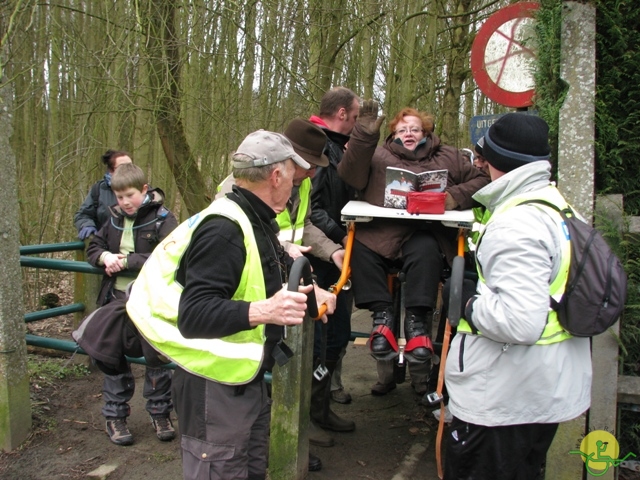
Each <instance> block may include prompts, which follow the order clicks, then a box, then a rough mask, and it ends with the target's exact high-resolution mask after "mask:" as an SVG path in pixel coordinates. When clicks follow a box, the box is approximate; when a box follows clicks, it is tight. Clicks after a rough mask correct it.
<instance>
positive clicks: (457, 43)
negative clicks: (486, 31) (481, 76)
mask: <svg viewBox="0 0 640 480" xmlns="http://www.w3.org/2000/svg"><path fill="white" fill-rule="evenodd" d="M471 3H472V0H458V1H456V2H453V3H452V5H451V7H452V8H451V12H452V14H453V16H452V18H451V19H450V22H449V25H450V27H449V35H450V38H451V48H450V50H449V52H448V55H447V57H448V61H447V66H448V68H447V77H446V85H445V89H444V101H443V105H442V131H441V134H440V137H441V139H442V142H443V143H446V144H449V145H455V146H462V145H461V144H460V142H461V140H462V138H461V135H460V106H461V100H460V99H461V97H462V85H463V84H464V82H465V80H466V79H467V77H468V76H469V75H470V70H469V48H470V45H471V42H470V36H469V21H470V15H469V13H468V12H469V7H470V5H471Z"/></svg>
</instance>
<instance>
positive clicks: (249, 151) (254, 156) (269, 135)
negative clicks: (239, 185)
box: [233, 130, 311, 170]
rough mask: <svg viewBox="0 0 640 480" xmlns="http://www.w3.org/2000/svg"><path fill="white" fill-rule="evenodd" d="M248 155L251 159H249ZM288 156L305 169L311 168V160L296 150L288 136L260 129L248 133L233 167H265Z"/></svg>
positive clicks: (234, 157)
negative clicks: (307, 159) (308, 160)
mask: <svg viewBox="0 0 640 480" xmlns="http://www.w3.org/2000/svg"><path fill="white" fill-rule="evenodd" d="M238 154H242V156H238ZM247 157H248V158H250V159H251V160H249V161H247ZM288 158H290V159H291V160H293V161H294V162H296V164H298V165H299V166H300V167H302V168H304V169H305V170H309V169H310V168H311V165H309V162H307V161H306V160H305V159H304V158H302V157H301V156H300V155H298V154H297V153H296V152H295V150H294V149H293V146H292V145H291V142H290V141H289V140H288V139H287V137H285V136H284V135H282V134H281V133H276V132H269V131H267V130H258V131H256V132H253V133H250V134H249V135H247V136H246V137H245V139H244V140H243V141H242V143H241V144H240V146H239V147H238V149H237V150H236V153H235V154H234V155H233V168H251V167H264V166H265V165H271V164H272V163H278V162H283V161H285V160H286V159H288Z"/></svg>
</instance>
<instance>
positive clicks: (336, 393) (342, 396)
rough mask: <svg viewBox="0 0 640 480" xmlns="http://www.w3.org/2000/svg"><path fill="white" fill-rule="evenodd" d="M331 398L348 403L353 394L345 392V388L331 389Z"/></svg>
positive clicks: (344, 403)
mask: <svg viewBox="0 0 640 480" xmlns="http://www.w3.org/2000/svg"><path fill="white" fill-rule="evenodd" d="M331 400H333V401H334V402H338V403H342V404H343V405H347V404H349V403H351V394H350V393H349V392H345V391H344V388H339V389H337V390H331Z"/></svg>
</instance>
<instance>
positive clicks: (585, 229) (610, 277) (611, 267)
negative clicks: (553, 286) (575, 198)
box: [520, 199, 627, 337]
mask: <svg viewBox="0 0 640 480" xmlns="http://www.w3.org/2000/svg"><path fill="white" fill-rule="evenodd" d="M527 203H537V204H540V205H544V206H546V207H549V208H552V209H554V210H555V211H556V212H558V213H559V214H560V215H561V216H562V219H563V220H564V223H565V225H566V227H567V230H568V232H569V237H570V241H571V264H570V266H569V277H568V279H567V285H566V288H565V292H564V295H563V296H562V299H561V300H560V302H557V301H556V300H554V299H553V298H551V308H552V309H554V310H555V311H556V312H558V320H559V322H560V325H561V326H562V328H564V329H565V330H566V331H567V332H569V333H570V334H572V335H574V336H576V337H591V336H593V335H598V334H600V333H603V332H604V331H606V330H607V328H609V327H610V326H611V325H613V324H614V323H615V322H616V321H617V320H618V318H619V317H620V314H621V313H622V310H623V309H624V304H625V302H626V300H627V274H626V272H625V271H624V268H623V267H622V264H621V263H620V260H619V259H618V257H617V256H616V255H615V254H614V253H613V252H612V251H611V248H610V247H609V245H608V244H607V242H606V241H605V240H604V238H603V237H602V235H600V232H598V231H597V230H596V229H595V228H593V227H592V226H591V225H589V224H587V223H585V222H583V221H582V220H580V219H579V218H578V217H577V216H576V215H575V214H574V213H573V210H572V209H571V207H569V206H568V207H567V208H564V209H560V208H559V207H557V206H556V205H553V204H552V203H550V202H547V201H544V200H535V199H534V200H527V201H525V202H522V203H520V205H523V204H527Z"/></svg>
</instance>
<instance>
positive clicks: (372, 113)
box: [358, 100, 385, 135]
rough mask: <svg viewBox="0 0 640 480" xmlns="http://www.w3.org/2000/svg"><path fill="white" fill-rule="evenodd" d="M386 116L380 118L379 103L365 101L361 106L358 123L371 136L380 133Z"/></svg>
mask: <svg viewBox="0 0 640 480" xmlns="http://www.w3.org/2000/svg"><path fill="white" fill-rule="evenodd" d="M384 119H385V116H384V115H380V116H379V117H378V102H376V101H374V100H365V101H364V102H362V105H361V106H360V113H359V114H358V123H359V124H360V126H361V127H362V129H363V130H364V131H365V132H366V133H368V134H371V135H374V134H378V133H380V125H382V122H384Z"/></svg>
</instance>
